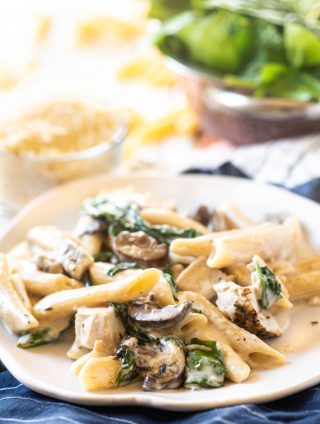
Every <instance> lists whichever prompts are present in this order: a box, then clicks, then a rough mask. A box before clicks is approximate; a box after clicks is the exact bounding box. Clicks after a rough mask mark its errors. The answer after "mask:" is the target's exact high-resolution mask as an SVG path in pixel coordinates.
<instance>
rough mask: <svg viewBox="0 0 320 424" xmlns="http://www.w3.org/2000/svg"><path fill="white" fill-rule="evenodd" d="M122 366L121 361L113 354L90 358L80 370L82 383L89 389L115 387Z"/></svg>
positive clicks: (84, 387) (85, 388) (83, 386)
mask: <svg viewBox="0 0 320 424" xmlns="http://www.w3.org/2000/svg"><path fill="white" fill-rule="evenodd" d="M120 368H121V366H120V362H119V361H118V360H117V359H115V358H114V357H113V356H109V357H106V358H90V359H89V360H88V361H87V362H86V363H85V364H84V365H83V367H82V368H81V370H80V373H79V381H80V384H81V386H82V388H83V389H84V390H88V391H90V390H102V389H108V388H110V387H114V386H115V384H116V380H117V377H118V374H119V371H120Z"/></svg>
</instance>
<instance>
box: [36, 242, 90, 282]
mask: <svg viewBox="0 0 320 424" xmlns="http://www.w3.org/2000/svg"><path fill="white" fill-rule="evenodd" d="M93 262H94V258H93V256H92V255H90V253H89V252H88V251H87V250H86V249H85V248H84V247H82V246H81V245H80V244H78V243H77V242H76V240H73V239H72V238H69V237H65V238H63V239H62V240H61V241H60V242H59V243H58V246H57V248H56V249H55V250H54V251H53V252H52V253H49V254H45V253H44V254H42V255H39V256H38V257H37V258H36V263H37V266H38V268H39V269H40V270H41V271H44V272H50V273H53V274H62V273H64V274H67V275H68V276H69V277H72V278H74V279H76V280H80V279H81V277H82V275H83V274H84V273H85V271H87V270H88V269H89V267H90V265H91V264H93Z"/></svg>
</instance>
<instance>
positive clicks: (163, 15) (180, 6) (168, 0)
mask: <svg viewBox="0 0 320 424" xmlns="http://www.w3.org/2000/svg"><path fill="white" fill-rule="evenodd" d="M190 3H191V0H152V1H151V6H150V10H149V17H150V18H156V19H160V20H165V19H168V18H171V17H172V16H175V15H177V14H178V13H180V12H183V11H184V10H186V9H189V8H190V6H191V4H190Z"/></svg>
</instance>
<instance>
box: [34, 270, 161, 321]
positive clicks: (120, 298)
mask: <svg viewBox="0 0 320 424" xmlns="http://www.w3.org/2000/svg"><path fill="white" fill-rule="evenodd" d="M160 276H161V273H160V271H159V270H157V269H155V268H150V269H147V270H145V271H141V272H139V274H137V275H134V276H132V277H128V278H124V279H123V280H119V281H116V282H114V283H110V284H101V285H98V286H91V287H84V288H80V289H75V290H72V291H71V290H63V291H60V292H57V293H53V294H50V295H49V296H46V297H45V298H43V299H42V300H40V302H38V303H37V304H36V305H35V306H34V311H35V312H36V313H37V314H38V315H52V314H59V315H71V314H72V313H74V312H75V311H76V310H77V309H78V308H80V307H81V306H87V307H96V306H102V305H105V304H106V302H108V301H112V302H129V301H130V300H134V299H136V298H137V297H139V296H146V295H147V294H148V293H149V292H150V290H151V289H152V287H153V286H154V285H155V284H156V283H157V282H158V281H159V279H160Z"/></svg>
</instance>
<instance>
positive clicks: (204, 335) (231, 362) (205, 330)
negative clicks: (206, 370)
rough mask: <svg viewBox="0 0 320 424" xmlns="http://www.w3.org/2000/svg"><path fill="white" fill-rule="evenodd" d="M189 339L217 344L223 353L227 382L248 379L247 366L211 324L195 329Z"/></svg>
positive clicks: (238, 381)
mask: <svg viewBox="0 0 320 424" xmlns="http://www.w3.org/2000/svg"><path fill="white" fill-rule="evenodd" d="M191 337H196V338H199V339H201V340H212V341H216V342H218V344H219V346H220V349H221V351H222V353H223V359H224V363H225V366H226V369H227V374H226V376H227V378H228V380H230V381H232V382H233V383H241V382H242V381H245V380H246V379H247V378H248V377H249V374H250V367H249V366H248V364H247V363H246V362H245V361H244V360H243V359H242V358H241V356H240V355H239V353H237V351H236V350H235V349H233V348H232V347H231V346H230V343H229V342H228V340H227V339H226V337H225V336H224V335H223V333H222V332H221V331H219V330H218V329H217V328H216V327H215V326H214V325H213V324H212V323H211V322H208V324H207V325H206V326H204V327H201V328H198V329H196V330H195V331H194V333H193V334H192V335H191V334H190V338H191Z"/></svg>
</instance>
